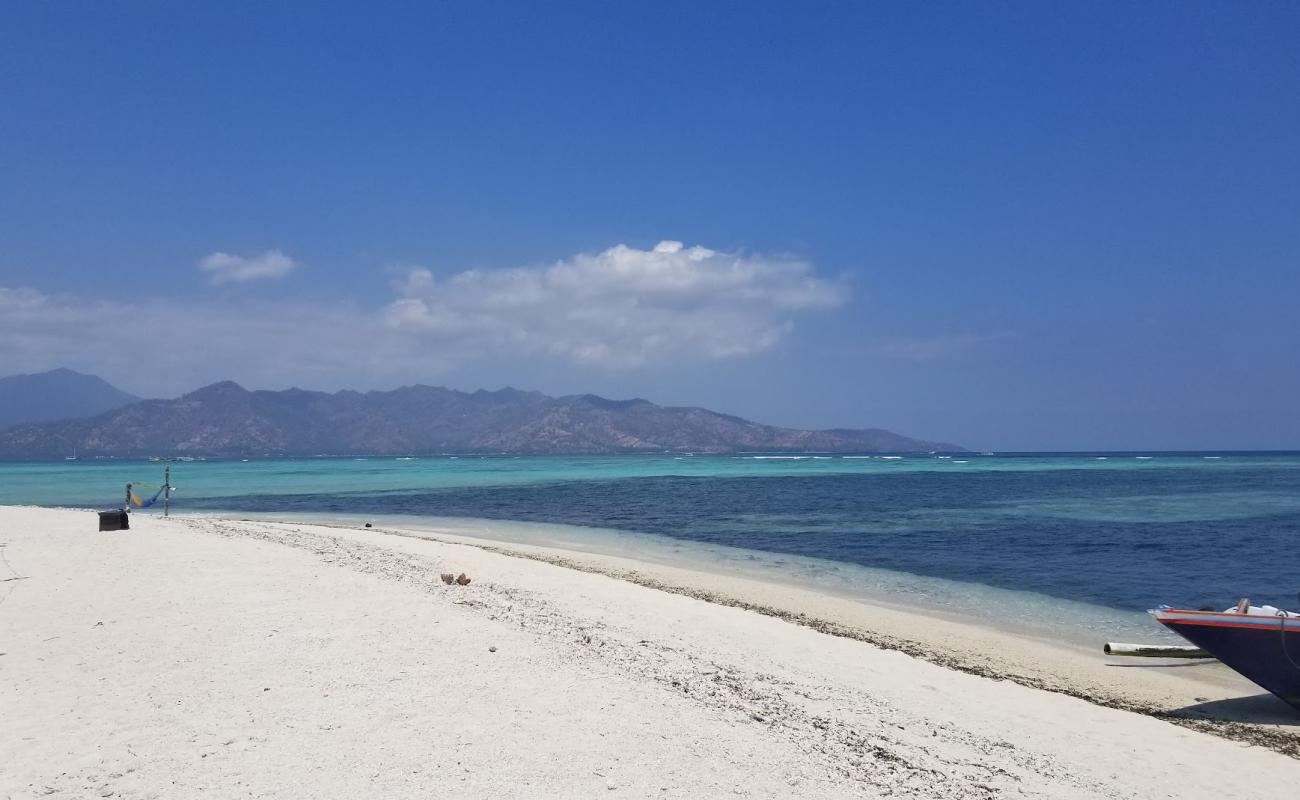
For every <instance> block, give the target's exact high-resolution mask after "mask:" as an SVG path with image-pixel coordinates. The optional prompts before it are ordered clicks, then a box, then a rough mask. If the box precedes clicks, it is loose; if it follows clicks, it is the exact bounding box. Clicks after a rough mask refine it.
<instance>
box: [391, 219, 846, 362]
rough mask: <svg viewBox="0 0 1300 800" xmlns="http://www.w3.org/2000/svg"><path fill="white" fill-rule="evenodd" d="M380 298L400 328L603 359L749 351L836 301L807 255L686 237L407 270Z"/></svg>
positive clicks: (469, 344)
mask: <svg viewBox="0 0 1300 800" xmlns="http://www.w3.org/2000/svg"><path fill="white" fill-rule="evenodd" d="M397 291H398V295H399V297H398V298H397V299H396V300H395V301H394V302H393V303H391V304H390V305H389V306H388V307H387V309H386V315H387V319H388V321H389V323H390V324H391V325H392V326H393V327H394V328H395V329H397V330H403V331H410V332H413V333H417V334H419V335H421V336H423V337H425V338H428V339H430V340H443V341H455V342H457V344H458V345H459V346H460V347H462V348H467V349H468V350H469V351H470V352H471V353H473V354H475V355H491V354H498V353H510V354H513V355H534V356H551V357H557V358H561V359H565V360H569V361H573V362H578V363H582V364H592V365H597V366H602V367H633V366H638V365H641V364H645V363H649V362H655V361H672V360H679V359H684V360H694V361H698V360H710V359H722V358H735V357H742V356H750V355H754V354H756V353H761V352H763V351H764V350H767V349H769V348H770V347H772V345H774V344H775V343H776V342H777V341H779V340H780V339H781V338H782V337H783V336H785V335H786V334H787V333H788V332H789V330H790V328H791V320H790V317H791V316H792V315H793V314H795V313H796V312H801V311H811V310H816V309H827V308H832V307H834V306H837V305H839V304H840V303H841V302H842V301H843V291H842V289H841V287H839V286H837V285H835V284H832V283H829V282H827V281H825V280H823V279H821V278H819V277H817V276H816V275H815V274H814V272H813V268H812V265H811V264H809V263H808V262H806V261H801V260H798V259H791V258H773V257H764V256H748V255H742V254H737V253H723V252H718V251H716V250H710V249H708V248H705V247H685V246H684V245H683V244H682V243H681V242H674V241H664V242H660V243H659V244H658V245H656V246H655V247H654V248H653V249H651V250H639V249H637V248H634V247H629V246H627V245H617V246H615V247H611V248H609V249H608V250H604V251H603V252H600V253H594V254H581V255H578V256H575V257H573V258H571V259H568V260H565V261H560V262H557V263H555V264H551V265H549V266H540V267H521V268H516V269H497V270H469V271H466V272H460V273H457V274H455V275H452V276H451V277H450V278H448V279H447V280H446V281H442V282H439V281H437V280H436V279H435V277H434V275H433V273H431V272H430V271H429V270H425V269H413V270H411V271H410V272H409V273H408V275H407V277H406V280H405V281H404V282H402V283H400V284H399V285H398V287H397Z"/></svg>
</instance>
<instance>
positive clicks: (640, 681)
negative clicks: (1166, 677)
mask: <svg viewBox="0 0 1300 800" xmlns="http://www.w3.org/2000/svg"><path fill="white" fill-rule="evenodd" d="M132 523H133V529H132V530H131V531H127V532H120V533H102V534H101V533H97V532H95V531H94V527H95V519H94V516H93V514H90V513H89V512H84V511H58V510H43V509H32V508H14V507H4V508H0V555H2V556H3V560H0V579H3V582H0V720H3V725H0V753H2V754H3V758H0V797H29V796H30V797H129V798H146V797H195V796H205V797H322V798H325V797H339V798H343V797H363V796H371V797H405V796H417V795H419V796H424V795H430V794H435V793H452V794H454V795H456V796H460V797H595V796H600V797H656V798H660V797H662V798H668V797H680V798H687V797H690V798H695V797H724V796H725V797H778V796H780V797H791V796H800V797H819V798H835V797H883V796H892V797H917V798H979V797H1004V796H1006V797H1044V798H1046V797H1051V798H1074V797H1080V798H1082V797H1107V798H1111V797H1118V798H1125V797H1132V798H1149V797H1166V796H1172V797H1179V796H1237V797H1251V798H1289V797H1293V796H1294V787H1295V786H1296V785H1300V761H1297V760H1295V759H1292V758H1289V757H1287V756H1285V755H1282V754H1280V753H1277V752H1274V751H1272V750H1269V749H1266V748H1260V747H1250V746H1247V745H1243V744H1241V743H1238V742H1233V741H1229V740H1227V739H1224V738H1220V737H1217V736H1211V735H1207V734H1204V733H1201V732H1198V731H1195V730H1189V729H1187V728H1185V727H1180V726H1177V725H1173V724H1170V723H1168V722H1165V721H1162V720H1159V719H1155V718H1152V717H1148V716H1143V715H1140V714H1133V713H1129V712H1126V711H1122V710H1118V709H1113V708H1105V707H1101V706H1098V705H1094V704H1091V703H1088V702H1085V701H1083V700H1081V699H1077V698H1074V697H1069V696H1065V695H1062V694H1058V693H1053V692H1045V691H1041V690H1037V689H1033V688H1029V687H1026V686H1022V685H1019V684H1016V683H1013V682H1009V681H999V680H992V679H990V678H987V677H980V676H977V675H971V674H967V673H964V672H959V671H955V670H949V669H945V668H943V667H941V666H938V665H936V664H932V663H929V662H927V661H924V660H920V659H917V658H913V657H912V656H909V655H906V654H904V653H901V652H897V651H892V650H887V649H881V648H877V647H874V646H872V645H871V644H868V643H865V642H862V641H857V640H854V639H851V638H845V637H837V636H830V635H826V634H825V633H821V632H818V631H816V630H813V629H811V628H808V627H805V626H800V625H796V624H792V623H791V622H788V621H786V620H783V619H780V618H777V617H773V616H770V615H763V614H758V613H754V612H753V611H748V610H745V609H741V608H735V607H727V606H722V605H717V604H713V603H709V602H705V601H703V600H700V599H697V598H693V597H688V596H683V595H681V594H673V593H668V592H662V591H657V590H655V589H653V588H648V587H646V586H641V585H637V584H634V583H630V582H627V581H621V580H617V579H615V578H612V577H609V576H606V575H601V574H595V573H591V572H582V571H576V570H571V569H566V568H564V567H561V566H557V565H554V564H549V563H543V562H540V561H537V560H529V559H521V558H512V557H510V556H507V555H502V554H500V553H494V552H489V551H486V550H484V549H481V548H477V547H473V546H468V545H465V544H457V543H448V542H439V541H430V540H426V539H418V538H411V537H398V536H392V535H387V534H384V533H380V532H376V531H356V530H353V531H341V530H337V529H332V528H328V527H320V526H311V525H299V524H285V523H268V522H234V521H225V520H177V519H173V520H160V519H156V518H146V517H137V518H136V519H134V520H133V521H132ZM462 571H464V572H466V573H467V574H468V575H469V576H470V577H471V578H472V582H471V583H470V584H469V585H468V586H448V585H445V584H444V583H443V582H442V581H441V580H440V579H439V574H440V573H443V572H456V573H459V572H462Z"/></svg>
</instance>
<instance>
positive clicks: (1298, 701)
mask: <svg viewBox="0 0 1300 800" xmlns="http://www.w3.org/2000/svg"><path fill="white" fill-rule="evenodd" d="M1160 622H1161V624H1163V625H1164V626H1165V627H1167V628H1169V629H1170V630H1172V631H1174V632H1175V633H1177V634H1178V635H1180V636H1182V637H1183V638H1184V639H1186V640H1187V641H1189V642H1191V643H1192V644H1194V645H1196V646H1197V647H1199V648H1201V649H1202V650H1205V651H1207V652H1209V653H1210V654H1211V655H1213V656H1214V657H1215V658H1217V659H1219V660H1220V661H1222V662H1223V663H1224V664H1226V665H1228V666H1229V667H1231V668H1232V669H1234V670H1236V671H1237V672H1239V673H1241V674H1242V675H1243V676H1245V677H1246V678H1249V679H1250V680H1251V681H1253V682H1255V683H1257V684H1259V685H1260V686H1262V687H1263V688H1265V689H1267V690H1268V691H1270V692H1272V693H1273V694H1275V695H1277V696H1278V697H1280V698H1281V699H1282V700H1283V701H1285V702H1286V703H1288V704H1290V705H1291V706H1293V707H1295V708H1296V709H1300V619H1296V620H1290V621H1288V622H1287V623H1286V624H1283V625H1274V626H1272V627H1267V628H1264V627H1245V626H1242V627H1235V626H1232V625H1226V624H1225V625H1206V624H1195V623H1185V622H1180V621H1176V620H1167V619H1161V620H1160Z"/></svg>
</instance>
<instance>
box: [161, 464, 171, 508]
mask: <svg viewBox="0 0 1300 800" xmlns="http://www.w3.org/2000/svg"><path fill="white" fill-rule="evenodd" d="M171 505H172V465H171V464H168V465H167V466H165V467H163V516H164V517H166V516H168V515H169V514H170V513H171Z"/></svg>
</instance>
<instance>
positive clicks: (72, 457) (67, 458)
mask: <svg viewBox="0 0 1300 800" xmlns="http://www.w3.org/2000/svg"><path fill="white" fill-rule="evenodd" d="M63 460H64V461H76V460H77V448H75V447H74V448H72V455H70V456H64V457H63Z"/></svg>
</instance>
